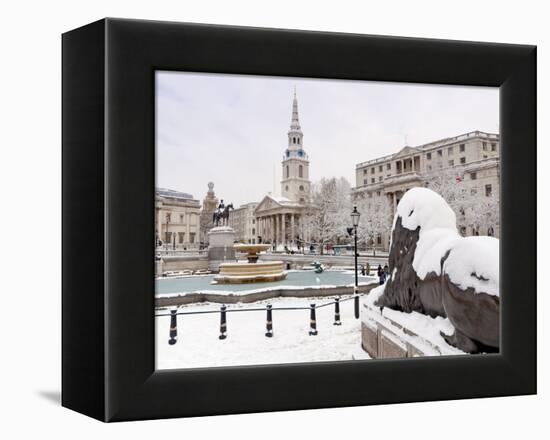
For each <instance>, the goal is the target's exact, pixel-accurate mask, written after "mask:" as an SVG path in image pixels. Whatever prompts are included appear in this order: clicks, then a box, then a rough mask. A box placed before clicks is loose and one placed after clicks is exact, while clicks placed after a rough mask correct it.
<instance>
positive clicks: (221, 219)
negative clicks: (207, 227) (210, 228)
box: [212, 199, 233, 226]
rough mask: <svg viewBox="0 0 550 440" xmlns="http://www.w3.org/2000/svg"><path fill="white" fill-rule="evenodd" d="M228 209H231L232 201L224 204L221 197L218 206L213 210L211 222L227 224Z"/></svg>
mask: <svg viewBox="0 0 550 440" xmlns="http://www.w3.org/2000/svg"><path fill="white" fill-rule="evenodd" d="M230 209H233V203H230V204H229V205H227V206H225V205H224V203H223V199H222V200H220V204H219V205H218V208H217V209H216V210H215V211H214V214H213V215H212V222H213V223H214V224H215V225H216V226H227V225H228V221H229V210H230ZM220 223H221V224H220Z"/></svg>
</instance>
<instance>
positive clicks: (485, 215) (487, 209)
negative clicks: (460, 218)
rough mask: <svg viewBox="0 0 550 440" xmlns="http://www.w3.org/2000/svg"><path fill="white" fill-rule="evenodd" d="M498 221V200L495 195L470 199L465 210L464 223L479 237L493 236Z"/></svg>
mask: <svg viewBox="0 0 550 440" xmlns="http://www.w3.org/2000/svg"><path fill="white" fill-rule="evenodd" d="M499 221H500V200H499V197H498V196H496V195H492V194H491V195H483V194H482V195H477V197H472V200H471V201H470V204H469V206H467V207H466V209H465V222H466V224H467V225H468V226H470V227H471V228H472V229H473V230H475V231H477V233H478V234H479V235H494V234H495V231H496V228H497V227H498V226H499Z"/></svg>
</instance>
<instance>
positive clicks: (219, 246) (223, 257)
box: [208, 226, 235, 272]
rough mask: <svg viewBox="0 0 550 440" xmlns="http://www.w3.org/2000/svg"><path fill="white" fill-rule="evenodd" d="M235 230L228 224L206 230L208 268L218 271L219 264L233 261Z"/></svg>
mask: <svg viewBox="0 0 550 440" xmlns="http://www.w3.org/2000/svg"><path fill="white" fill-rule="evenodd" d="M234 241H235V231H234V230H233V228H231V227H229V226H216V227H215V228H212V229H210V231H209V232H208V243H209V245H208V269H210V271H212V272H219V270H220V264H221V263H224V262H226V261H227V262H230V261H235V249H234V248H233V242H234Z"/></svg>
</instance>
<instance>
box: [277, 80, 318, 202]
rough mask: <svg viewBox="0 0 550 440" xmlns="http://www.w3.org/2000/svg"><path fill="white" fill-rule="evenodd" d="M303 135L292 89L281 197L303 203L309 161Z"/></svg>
mask: <svg viewBox="0 0 550 440" xmlns="http://www.w3.org/2000/svg"><path fill="white" fill-rule="evenodd" d="M303 139H304V134H303V132H302V128H301V126H300V119H299V115H298V98H297V97H296V89H294V99H293V101H292V117H291V120H290V129H289V130H288V147H287V149H286V150H285V154H284V157H283V162H282V166H283V169H282V176H283V179H282V181H281V195H282V196H283V197H286V198H288V199H290V200H292V201H295V202H299V203H304V202H305V201H306V200H307V199H308V196H309V189H310V186H311V182H310V180H309V160H308V156H307V153H306V152H305V150H304V148H303Z"/></svg>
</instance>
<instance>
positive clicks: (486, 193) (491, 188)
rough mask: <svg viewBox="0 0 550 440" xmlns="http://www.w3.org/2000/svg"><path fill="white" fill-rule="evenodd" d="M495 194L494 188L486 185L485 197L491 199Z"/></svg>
mask: <svg viewBox="0 0 550 440" xmlns="http://www.w3.org/2000/svg"><path fill="white" fill-rule="evenodd" d="M492 193H493V187H492V186H491V185H485V196H487V197H491V194H492Z"/></svg>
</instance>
